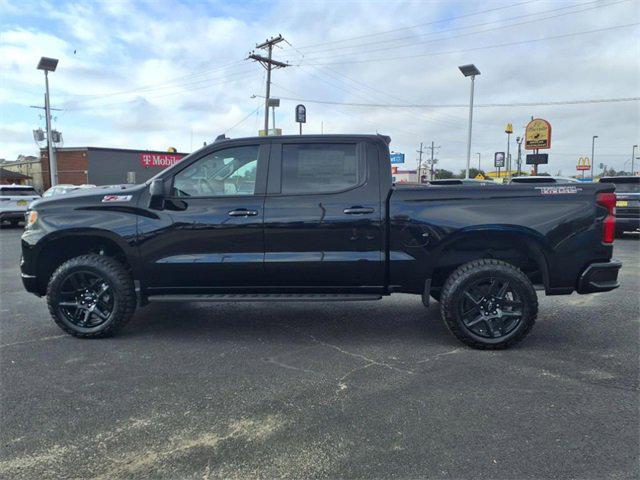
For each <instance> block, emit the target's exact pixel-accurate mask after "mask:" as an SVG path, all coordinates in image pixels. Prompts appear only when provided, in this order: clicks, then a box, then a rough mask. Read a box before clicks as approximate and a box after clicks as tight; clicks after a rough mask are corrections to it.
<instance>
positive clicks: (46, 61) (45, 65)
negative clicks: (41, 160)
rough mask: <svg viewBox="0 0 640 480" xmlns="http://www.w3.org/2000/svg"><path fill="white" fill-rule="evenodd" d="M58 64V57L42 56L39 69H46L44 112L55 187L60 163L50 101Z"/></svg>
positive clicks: (50, 164)
mask: <svg viewBox="0 0 640 480" xmlns="http://www.w3.org/2000/svg"><path fill="white" fill-rule="evenodd" d="M57 66H58V59H57V58H48V57H41V58H40V61H39V62H38V70H44V84H45V96H44V110H45V112H44V114H45V117H46V124H47V150H48V152H47V153H48V156H49V177H50V181H51V186H52V187H53V186H54V185H56V184H57V183H58V165H57V163H56V156H55V152H54V150H53V141H52V138H51V104H50V102H49V72H55V71H56V67H57Z"/></svg>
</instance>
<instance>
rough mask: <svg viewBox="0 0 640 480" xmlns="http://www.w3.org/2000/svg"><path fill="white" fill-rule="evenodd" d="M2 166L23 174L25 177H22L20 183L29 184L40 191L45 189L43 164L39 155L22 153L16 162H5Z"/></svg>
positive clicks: (9, 170) (4, 176)
mask: <svg viewBox="0 0 640 480" xmlns="http://www.w3.org/2000/svg"><path fill="white" fill-rule="evenodd" d="M2 168H3V169H4V170H7V171H8V172H13V173H17V174H20V175H22V176H23V178H22V179H20V184H22V185H26V184H29V185H31V186H32V187H33V188H35V189H36V190H37V191H38V192H42V191H43V190H44V188H43V187H44V184H43V183H42V164H41V163H40V159H39V158H38V157H34V156H24V155H20V156H19V157H18V159H17V160H16V161H14V162H4V163H3V164H2ZM6 177H7V175H3V178H6ZM15 183H18V182H15Z"/></svg>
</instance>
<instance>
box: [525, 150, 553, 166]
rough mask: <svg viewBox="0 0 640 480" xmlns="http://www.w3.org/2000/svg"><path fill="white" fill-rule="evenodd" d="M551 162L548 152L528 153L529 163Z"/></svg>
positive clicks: (543, 163) (542, 163)
mask: <svg viewBox="0 0 640 480" xmlns="http://www.w3.org/2000/svg"><path fill="white" fill-rule="evenodd" d="M547 163H549V154H548V153H530V154H528V155H527V165H546V164H547Z"/></svg>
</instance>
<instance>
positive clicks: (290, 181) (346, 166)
mask: <svg viewBox="0 0 640 480" xmlns="http://www.w3.org/2000/svg"><path fill="white" fill-rule="evenodd" d="M363 180H364V168H363V166H362V165H360V164H359V161H358V156H357V155H356V144H355V143H344V144H320V143H318V144H316V143H299V144H284V145H283V146H282V193H283V194H295V193H331V192H340V191H343V190H347V189H349V188H353V187H356V186H358V185H359V184H361V183H362V182H363Z"/></svg>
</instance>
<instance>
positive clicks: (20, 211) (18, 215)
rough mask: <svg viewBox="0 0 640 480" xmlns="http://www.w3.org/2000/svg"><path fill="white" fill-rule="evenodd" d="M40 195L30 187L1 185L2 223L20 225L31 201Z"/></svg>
mask: <svg viewBox="0 0 640 480" xmlns="http://www.w3.org/2000/svg"><path fill="white" fill-rule="evenodd" d="M39 198H40V195H39V194H38V192H36V191H35V189H34V188H33V187H32V186H30V185H0V223H2V222H4V221H7V222H9V223H11V225H14V226H15V225H18V223H19V222H20V221H22V220H24V212H25V211H26V210H27V208H28V207H29V203H31V201H33V200H36V199H39Z"/></svg>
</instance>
